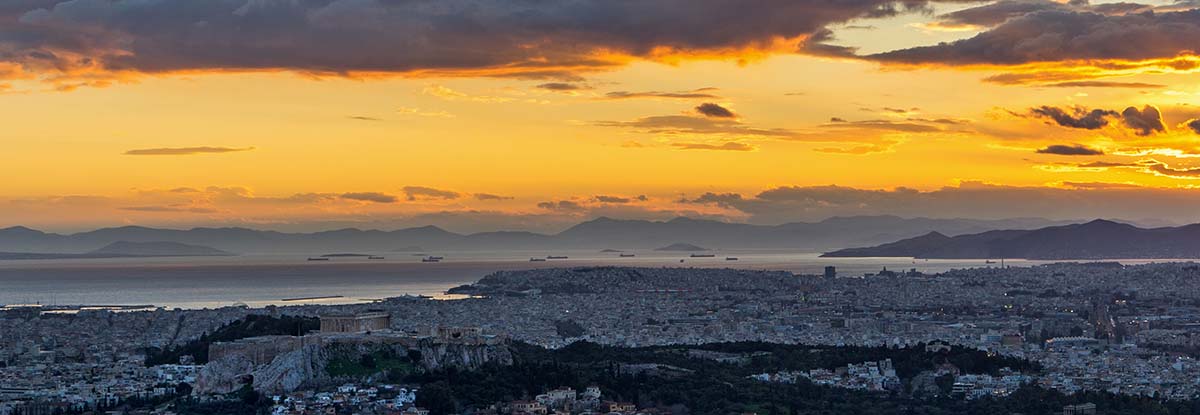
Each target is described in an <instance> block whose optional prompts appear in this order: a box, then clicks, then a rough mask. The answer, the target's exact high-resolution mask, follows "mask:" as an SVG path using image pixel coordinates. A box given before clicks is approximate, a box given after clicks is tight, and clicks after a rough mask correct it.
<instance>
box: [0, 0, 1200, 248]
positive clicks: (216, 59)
mask: <svg viewBox="0 0 1200 415" xmlns="http://www.w3.org/2000/svg"><path fill="white" fill-rule="evenodd" d="M1193 7H1195V8H1193ZM1197 51H1200V2H1195V1H1183V2H1172V1H1139V2H1138V3H1136V4H1135V3H1130V2H1120V3H1118V2H1107V1H1105V2H1101V1H1094V2H1091V3H1088V2H1087V1H1071V2H1069V3H1067V2H1056V1H1050V0H1002V1H998V2H991V1H944V2H936V1H920V0H906V1H900V2H892V1H883V0H793V1H785V0H561V1H541V0H493V1H486V0H478V1H476V0H205V1H194V0H70V1H61V0H6V1H3V2H0V94H2V95H0V114H3V115H2V117H3V121H4V124H3V125H4V128H3V133H2V134H3V143H4V144H5V145H4V147H3V151H2V152H0V176H2V177H4V178H5V179H6V180H5V182H4V183H5V185H4V186H2V187H0V226H14V225H23V226H29V227H33V228H38V229H43V230H50V231H62V232H66V231H77V230H85V229H91V228H95V227H102V226H120V225H129V224H136V225H146V226H164V227H191V226H248V227H255V228H264V229H281V230H320V229H333V228H339V227H346V226H355V227H361V228H382V229H393V228H399V227H406V226H420V225H427V224H435V225H438V226H442V227H445V228H447V229H450V230H454V231H460V232H474V231H486V230H497V229H524V230H534V231H542V232H553V231H557V230H561V229H562V228H563V227H565V226H567V225H569V224H572V223H575V222H578V221H581V220H586V219H589V218H593V217H597V216H610V217H619V218H641V219H668V218H672V217H675V216H690V217H706V218H713V219H719V220H726V221H735V222H751V223H763V224H776V223H783V222H788V221H812V220H820V219H823V218H826V217H829V216H834V215H858V214H896V215H901V216H909V217H911V216H925V217H977V218H1006V217H1033V216H1038V217H1046V218H1054V219H1086V218H1094V217H1108V218H1124V219H1131V220H1145V221H1146V222H1152V221H1158V222H1156V223H1164V224H1165V223H1178V224H1182V223H1190V222H1197V221H1200V209H1198V207H1200V189H1197V188H1196V187H1197V186H1200V158H1198V157H1200V121H1197V119H1200V106H1197V104H1200V78H1198V74H1200V55H1197V54H1196V52H1197Z"/></svg>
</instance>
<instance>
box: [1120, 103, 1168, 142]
mask: <svg viewBox="0 0 1200 415" xmlns="http://www.w3.org/2000/svg"><path fill="white" fill-rule="evenodd" d="M1121 117H1122V119H1123V120H1124V121H1125V126H1126V127H1129V128H1130V129H1132V130H1133V131H1134V133H1136V134H1137V135H1150V134H1154V133H1161V132H1164V131H1167V126H1166V124H1164V123H1163V119H1162V113H1161V112H1160V111H1159V110H1158V108H1155V107H1154V106H1151V105H1147V106H1145V107H1143V108H1142V109H1140V110H1139V109H1137V108H1135V107H1129V108H1126V109H1125V111H1122V112H1121Z"/></svg>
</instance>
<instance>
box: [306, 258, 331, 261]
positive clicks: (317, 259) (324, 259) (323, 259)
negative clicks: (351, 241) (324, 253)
mask: <svg viewBox="0 0 1200 415" xmlns="http://www.w3.org/2000/svg"><path fill="white" fill-rule="evenodd" d="M308 260H309V261H328V260H329V258H325V257H310V258H308Z"/></svg>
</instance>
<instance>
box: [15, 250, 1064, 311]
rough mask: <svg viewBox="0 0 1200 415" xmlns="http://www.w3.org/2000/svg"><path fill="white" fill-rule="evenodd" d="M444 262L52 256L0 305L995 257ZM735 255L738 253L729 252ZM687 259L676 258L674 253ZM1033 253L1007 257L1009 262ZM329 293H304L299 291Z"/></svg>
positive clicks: (471, 257) (25, 270)
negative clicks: (580, 273) (521, 275)
mask: <svg viewBox="0 0 1200 415" xmlns="http://www.w3.org/2000/svg"><path fill="white" fill-rule="evenodd" d="M436 254H437V255H443V256H445V260H444V261H443V262H440V263H422V262H421V259H420V257H417V256H412V255H409V254H397V253H386V254H379V255H384V256H386V259H383V260H368V259H366V258H333V259H331V260H330V261H312V262H310V261H307V257H306V256H301V255H297V256H286V255H270V256H266V255H244V256H237V257H216V258H153V259H103V260H94V259H93V260H55V261H0V305H5V304H7V305H14V304H35V303H36V304H60V305H62V304H67V305H143V304H145V305H156V306H165V307H170V308H174V307H180V308H214V307H222V306H228V305H233V304H238V303H241V304H246V305H250V306H254V307H261V306H265V305H269V304H276V305H286V304H305V303H319V304H337V303H352V302H364V301H370V300H372V299H379V298H386V297H395V296H402V295H406V294H410V295H429V296H439V295H441V294H443V293H444V292H445V291H446V290H447V289H449V288H451V287H454V286H457V285H461V284H467V283H472V282H475V281H477V280H479V279H480V278H481V277H483V276H484V275H487V274H489V273H491V272H494V271H498V270H520V269H530V268H551V267H570V266H585V265H626V266H642V267H664V266H665V267H729V268H746V269H770V270H784V271H791V272H795V273H802V274H820V273H822V272H823V270H824V267H825V266H827V265H833V266H836V267H837V268H838V273H839V275H843V276H857V275H862V274H863V273H867V272H877V271H879V270H881V269H883V268H884V267H887V268H888V269H891V270H907V269H910V268H916V269H917V270H918V271H922V272H940V271H945V270H949V269H952V268H971V267H984V266H996V265H997V264H991V265H989V264H987V263H985V261H984V260H928V261H925V260H916V261H914V260H912V259H907V258H819V257H818V255H819V254H815V253H794V252H780V251H727V252H721V253H719V254H718V255H717V257H715V258H689V257H688V254H686V253H662V252H654V253H649V252H648V253H638V256H637V257H635V258H619V257H618V256H617V254H616V253H598V252H596V251H586V252H583V251H574V252H554V253H553V254H554V255H565V256H568V257H569V259H565V260H549V261H547V262H530V261H529V258H530V257H545V256H546V255H547V252H520V251H514V252H489V253H479V252H470V253H465V252H446V253H436ZM726 257H737V258H738V260H737V261H729V260H726ZM681 259H682V260H683V261H684V262H682V263H680V260H681ZM1038 263H1041V262H1039V261H1023V260H1010V261H1007V262H1006V264H1007V265H1010V266H1029V265H1033V264H1038ZM314 297H329V298H323V299H312V300H302V301H294V300H293V301H285V300H288V299H296V298H314Z"/></svg>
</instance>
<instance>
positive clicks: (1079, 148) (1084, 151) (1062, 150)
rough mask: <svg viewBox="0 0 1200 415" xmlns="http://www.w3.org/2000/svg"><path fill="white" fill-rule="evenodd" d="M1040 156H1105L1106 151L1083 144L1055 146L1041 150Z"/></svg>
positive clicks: (1039, 150)
mask: <svg viewBox="0 0 1200 415" xmlns="http://www.w3.org/2000/svg"><path fill="white" fill-rule="evenodd" d="M1037 152H1038V153H1039V154H1057V155H1060V156H1100V155H1104V151H1102V150H1098V149H1094V148H1091V147H1088V146H1085V145H1081V144H1071V145H1064V144H1055V145H1052V146H1048V147H1045V148H1040V149H1038V151H1037Z"/></svg>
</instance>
